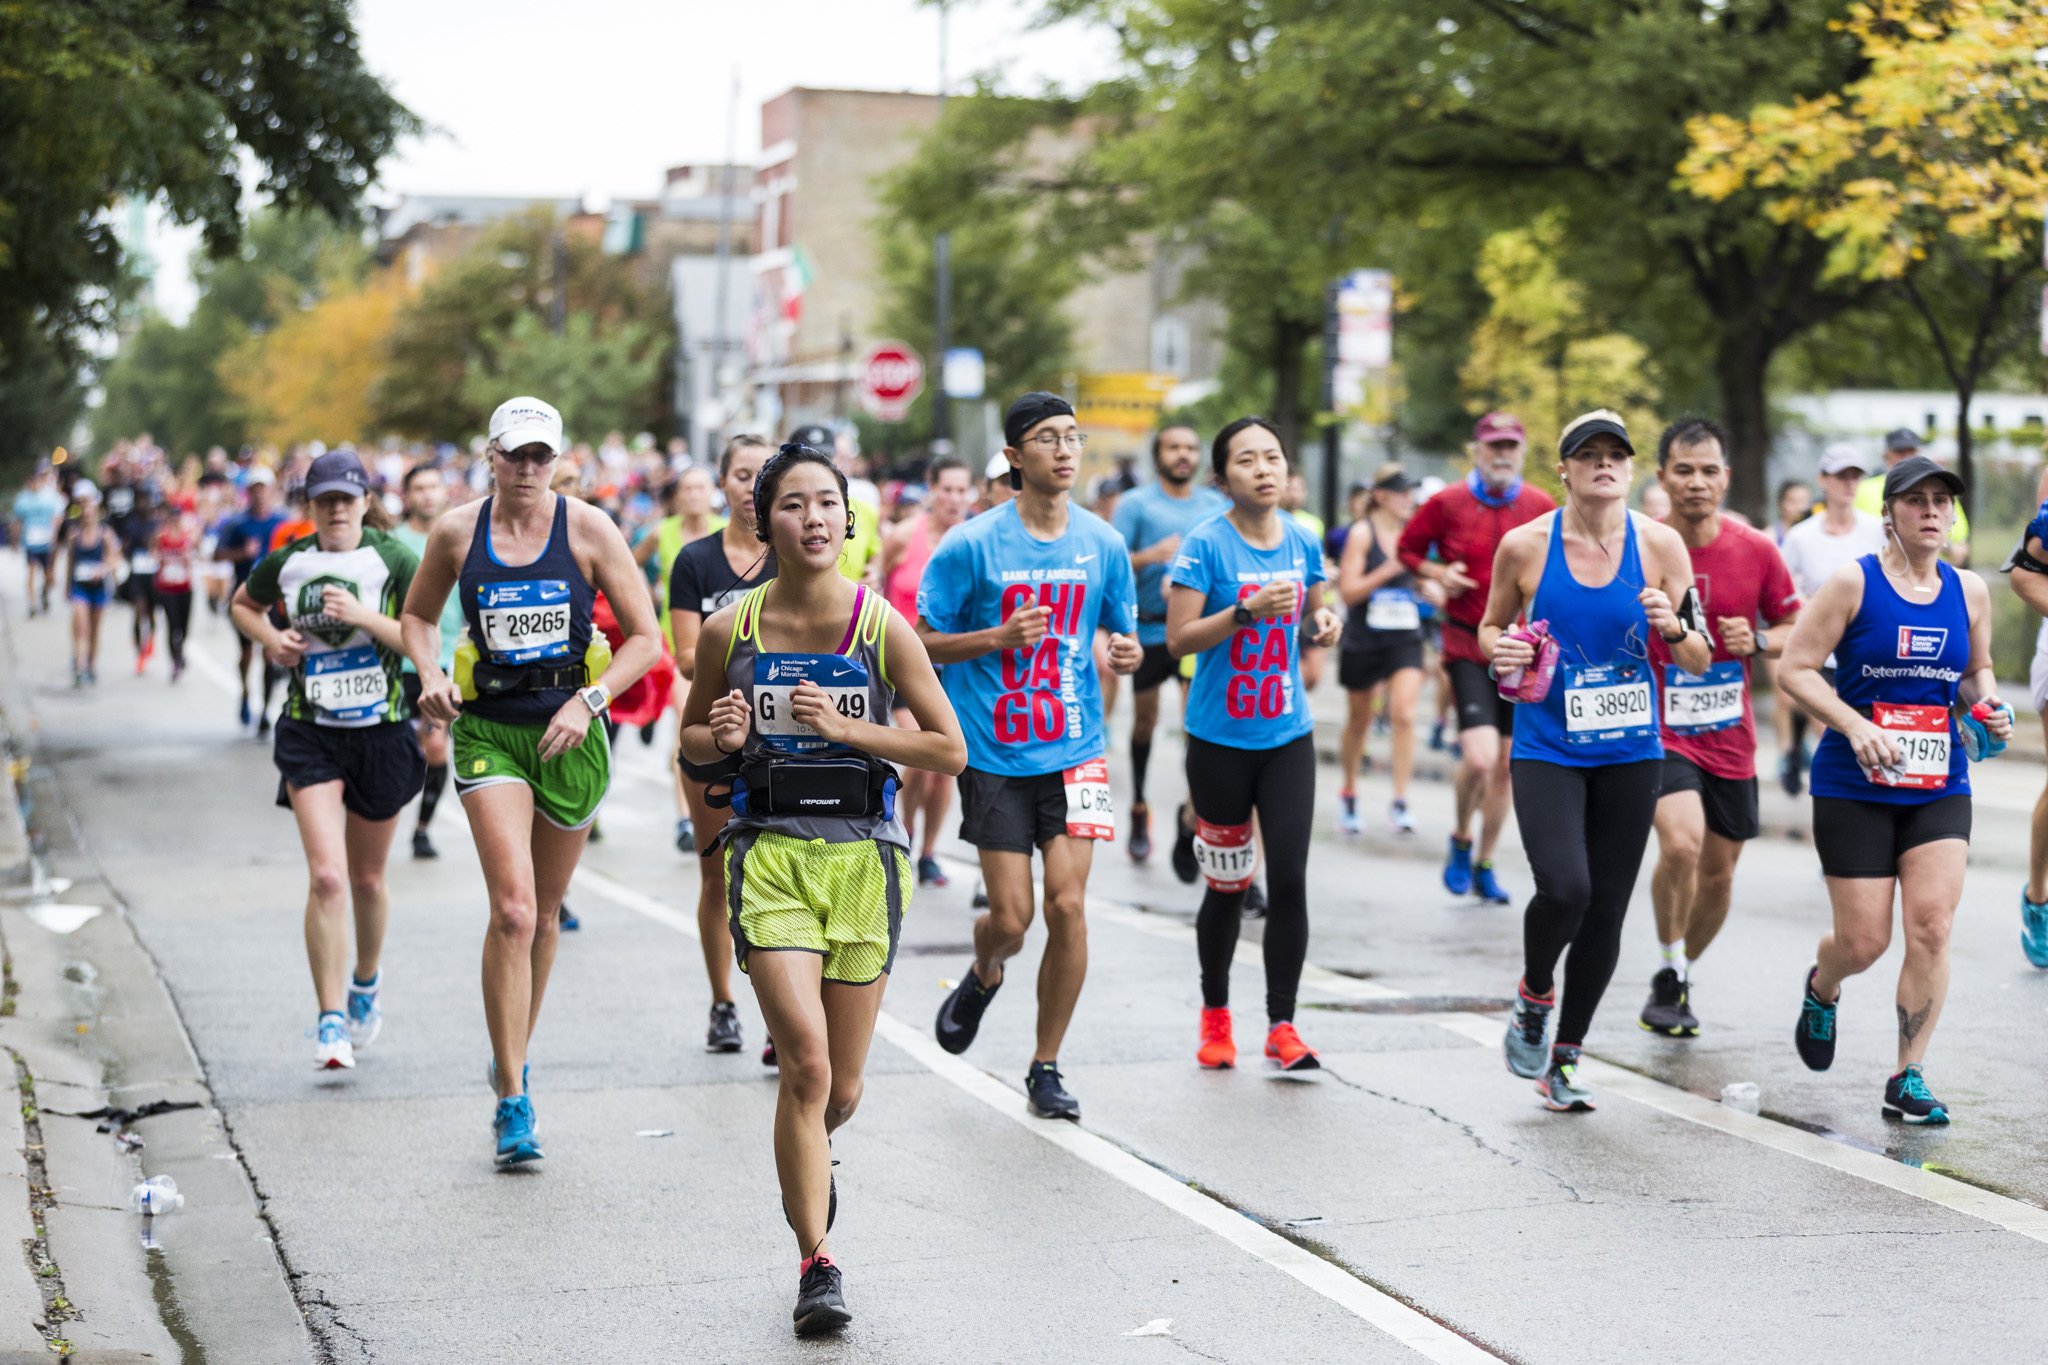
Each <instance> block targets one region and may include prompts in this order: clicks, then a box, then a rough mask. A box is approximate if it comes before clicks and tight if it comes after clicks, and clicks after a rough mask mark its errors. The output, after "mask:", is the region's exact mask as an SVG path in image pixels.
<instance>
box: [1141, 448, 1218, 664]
mask: <svg viewBox="0 0 2048 1365" xmlns="http://www.w3.org/2000/svg"><path fill="white" fill-rule="evenodd" d="M1229 510H1230V499H1229V498H1226V497H1224V496H1223V495H1222V494H1221V493H1219V492H1217V491H1216V490H1215V489H1213V488H1200V487H1197V488H1191V489H1189V490H1188V495H1187V496H1186V497H1184V498H1174V497H1168V496H1167V494H1166V491H1165V490H1164V489H1162V488H1161V487H1160V486H1159V485H1158V484H1156V483H1148V484H1144V485H1142V486H1140V487H1138V488H1133V489H1132V490H1131V491H1130V492H1128V493H1126V494H1124V495H1123V496H1122V497H1121V498H1119V499H1117V504H1116V519H1115V521H1114V522H1113V523H1112V524H1113V525H1114V526H1115V527H1116V529H1117V533H1118V534H1119V535H1121V536H1122V537H1123V538H1124V544H1125V545H1127V546H1129V547H1130V549H1131V553H1133V554H1136V553H1137V552H1138V551H1140V550H1144V549H1149V548H1150V547H1152V546H1154V545H1157V544H1158V543H1159V542H1160V541H1162V540H1165V539H1166V538H1167V537H1168V536H1185V535H1186V534H1187V533H1188V532H1189V531H1191V530H1193V529H1194V528H1195V527H1197V526H1199V525H1201V524H1202V523H1203V522H1205V521H1207V520H1208V519H1209V518H1210V517H1213V516H1216V515H1218V514H1219V513H1222V512H1227V511H1229ZM1168 563H1170V561H1168V562H1162V563H1158V564H1147V565H1146V566H1145V567H1144V568H1142V569H1139V570H1138V643H1139V644H1141V645H1163V644H1165V643H1166V570H1167V566H1168Z"/></svg>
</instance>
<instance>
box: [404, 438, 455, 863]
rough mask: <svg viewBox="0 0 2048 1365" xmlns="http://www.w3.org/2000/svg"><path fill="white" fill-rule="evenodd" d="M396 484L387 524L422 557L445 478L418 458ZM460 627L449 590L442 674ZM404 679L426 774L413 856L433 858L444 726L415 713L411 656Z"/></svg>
mask: <svg viewBox="0 0 2048 1365" xmlns="http://www.w3.org/2000/svg"><path fill="white" fill-rule="evenodd" d="M398 487H399V493H400V495H401V496H402V497H403V498H404V499H405V519H404V520H403V521H400V522H399V523H398V525H397V526H395V527H393V528H392V531H391V534H392V535H394V536H396V537H398V539H399V541H400V543H401V544H403V545H404V546H405V547H406V548H407V549H408V550H411V551H412V552H413V557H414V558H416V559H417V558H424V557H425V555H426V553H427V534H428V532H430V531H431V530H433V527H434V520H435V518H437V517H439V516H440V515H441V514H442V513H443V512H445V511H447V510H448V481H447V477H446V476H445V475H443V474H442V472H441V469H440V466H438V465H432V464H427V463H424V462H422V463H420V464H416V465H414V466H413V467H412V468H411V469H408V470H406V471H405V477H404V478H403V479H402V480H400V482H399V486H398ZM463 625H464V620H463V615H462V599H461V598H460V597H459V596H457V595H456V594H454V593H450V594H449V595H448V603H447V605H446V606H444V607H442V609H441V671H442V672H443V673H453V672H454V670H455V642H456V641H457V640H459V639H461V638H462V629H463ZM404 681H405V709H406V712H407V713H408V714H409V715H411V717H412V724H413V729H414V730H415V731H416V732H417V733H418V735H419V738H420V751H421V752H422V753H424V754H425V755H426V758H427V778H426V782H425V784H424V785H423V786H422V787H421V788H420V809H419V814H418V816H417V817H416V818H415V820H414V822H413V827H412V856H413V857H415V858H438V857H440V856H441V854H440V851H439V850H438V849H436V848H435V847H434V840H433V838H432V836H431V835H429V834H428V833H427V826H428V825H430V824H432V823H433V822H434V812H435V811H436V810H438V809H439V808H440V805H441V794H442V792H444V791H445V790H447V787H448V727H447V726H446V725H443V724H442V723H441V722H439V721H437V720H434V719H433V718H431V717H429V716H426V715H423V714H422V713H421V712H420V675H419V670H417V669H415V668H414V667H413V666H412V660H411V659H407V660H406V661H405V679H404Z"/></svg>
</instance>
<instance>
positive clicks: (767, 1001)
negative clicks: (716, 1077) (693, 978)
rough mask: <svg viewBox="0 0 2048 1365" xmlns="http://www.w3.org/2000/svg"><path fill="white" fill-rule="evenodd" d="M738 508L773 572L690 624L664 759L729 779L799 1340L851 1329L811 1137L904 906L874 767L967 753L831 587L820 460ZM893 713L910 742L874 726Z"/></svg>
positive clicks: (854, 1055) (902, 848)
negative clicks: (732, 767)
mask: <svg viewBox="0 0 2048 1365" xmlns="http://www.w3.org/2000/svg"><path fill="white" fill-rule="evenodd" d="M739 507H740V505H739V504H738V503H737V502H735V503H734V508H735V512H736V513H737V512H738V511H739ZM754 507H755V515H754V518H753V519H750V520H751V521H752V525H753V527H754V533H755V535H756V536H757V537H758V538H759V541H760V542H761V544H762V545H763V546H764V547H765V548H764V550H763V551H762V552H763V553H765V552H766V550H767V549H772V550H773V552H774V555H775V560H776V565H777V576H776V577H775V578H774V580H773V581H771V582H769V583H766V584H764V585H762V586H761V587H758V588H755V589H753V590H751V591H750V592H748V593H747V594H746V596H745V597H744V598H742V599H741V600H740V602H739V603H738V604H737V605H735V606H731V607H726V608H724V609H721V610H719V611H717V612H715V613H714V614H713V615H712V616H711V619H710V620H708V621H706V622H705V623H704V627H703V629H702V631H700V632H699V634H698V637H697V640H696V648H695V654H696V659H695V665H694V667H693V669H692V672H693V673H694V674H695V675H696V676H697V677H698V678H700V679H702V680H703V683H704V685H703V686H700V687H693V688H692V689H691V690H690V700H689V705H688V709H687V710H686V711H685V712H684V715H683V730H682V741H681V748H682V752H683V756H684V757H685V758H686V759H688V760H689V761H691V762H692V763H696V764H700V765H703V766H707V767H708V766H712V765H718V764H724V763H726V762H728V761H730V760H732V759H737V760H738V761H739V764H740V769H739V775H738V776H737V777H736V778H735V779H734V780H733V794H732V796H731V798H730V800H731V804H732V818H731V820H730V821H728V822H727V824H726V825H725V827H724V828H723V829H721V830H720V831H719V833H718V838H719V841H720V842H721V844H722V845H723V852H724V857H725V859H726V861H727V863H728V864H729V868H728V873H727V883H728V885H730V886H731V887H732V888H733V891H732V937H733V942H734V944H735V946H736V948H737V952H738V958H739V964H740V967H741V969H742V970H744V971H745V972H746V973H747V976H748V978H749V979H750V980H751V981H752V982H753V983H754V994H755V997H756V999H758V1000H759V1002H760V1005H761V1013H762V1016H763V1017H764V1018H765V1019H766V1020H767V1022H768V1027H769V1029H770V1031H771V1032H773V1034H774V1035H775V1037H776V1038H777V1039H779V1040H780V1050H781V1073H780V1077H779V1082H778V1092H777V1097H776V1105H775V1165H776V1173H777V1175H778V1177H779V1181H780V1184H781V1187H782V1206H783V1212H784V1215H785V1217H787V1219H788V1220H789V1225H790V1228H791V1230H792V1231H793V1232H794V1233H795V1234H796V1242H797V1255H798V1256H799V1258H800V1260H799V1262H798V1266H797V1302H796V1311H795V1314H794V1316H795V1322H796V1331H797V1334H798V1335H800V1336H803V1335H809V1334H811V1333H815V1332H823V1331H830V1330H833V1329H836V1328H840V1327H844V1326H845V1325H846V1324H847V1323H849V1322H851V1321H852V1320H853V1315H852V1314H851V1313H849V1312H848V1311H847V1309H846V1300H845V1297H844V1293H843V1288H842V1282H841V1276H840V1270H839V1267H838V1266H837V1265H836V1264H834V1263H833V1260H832V1254H831V1250H830V1248H829V1247H828V1246H827V1244H826V1235H827V1234H828V1233H829V1232H830V1231H831V1227H832V1221H833V1215H834V1214H835V1213H836V1212H837V1205H838V1196H837V1190H836V1188H835V1184H834V1182H833V1179H832V1147H831V1141H832V1133H833V1132H834V1131H835V1130H836V1129H838V1128H839V1127H840V1126H841V1125H842V1124H844V1123H845V1122H846V1121H847V1120H848V1119H850V1118H852V1117H853V1112H854V1110H855V1108H856V1107H858V1106H859V1104H860V1099H861V1091H862V1086H863V1080H862V1075H861V1072H862V1068H863V1067H864V1066H865V1064H866V1062H867V1054H868V1047H869V1044H870V1042H871V1041H872V1040H873V1038H874V1032H875V1016H876V1015H877V1014H878V1013H879V1012H880V1010H881V1006H882V992H883V990H884V989H885V988H886V987H887V986H888V982H889V971H890V968H891V967H892V966H893V965H894V963H895V959H896V945H897V941H898V938H899V936H900V935H901V933H902V929H903V915H904V912H905V911H906V910H908V909H909V906H910V896H911V887H910V857H909V848H910V839H909V836H908V834H907V833H906V832H905V831H904V828H903V822H902V821H901V820H900V819H898V818H897V815H896V811H895V809H894V807H895V802H896V797H897V782H898V780H899V779H898V773H897V768H896V767H895V766H892V765H901V766H903V767H914V768H923V769H927V770H931V771H938V772H947V773H957V772H959V771H960V769H961V767H962V765H963V764H964V763H965V762H966V759H967V748H966V744H965V742H964V740H963V739H962V738H961V734H960V722H959V721H958V720H957V719H956V718H955V717H954V715H953V708H952V706H951V705H950V704H949V703H948V702H947V700H946V694H945V692H944V691H943V690H942V689H941V688H940V686H939V680H938V678H937V676H936V675H935V674H934V673H933V671H932V666H931V663H930V661H929V660H928V659H927V658H926V657H925V652H924V647H923V645H922V644H920V643H919V641H918V639H917V636H916V633H915V632H914V631H913V630H912V629H911V627H910V625H909V623H908V622H907V621H905V620H904V619H903V618H902V617H901V616H899V615H898V614H897V613H895V612H894V611H892V610H890V608H889V605H888V603H887V602H885V601H884V600H883V599H882V595H881V594H880V593H877V592H875V591H874V590H872V589H870V588H868V587H866V586H856V585H855V584H853V583H851V582H849V581H847V579H846V578H845V577H844V576H843V575H842V574H841V573H840V572H839V567H838V562H839V557H840V552H841V550H842V548H843V542H844V540H845V538H846V536H847V535H848V534H849V533H850V532H851V530H852V528H853V512H852V508H851V507H850V505H849V504H848V502H847V498H846V477H845V475H843V474H841V473H840V472H839V470H838V469H837V468H836V467H835V466H834V465H833V463H832V461H831V459H830V457H829V456H827V455H825V454H823V453H822V452H820V451H817V450H813V449H811V448H809V447H807V446H800V445H796V444H794V443H792V444H790V445H785V446H784V447H782V449H781V451H780V452H779V453H778V454H777V455H776V456H775V457H774V458H773V459H771V460H770V461H769V462H768V463H767V464H766V465H764V466H763V467H762V469H761V473H760V475H759V480H758V484H757V486H756V488H755V494H754ZM738 519H739V518H738V517H737V516H736V520H738ZM700 543H701V542H700ZM715 679H722V680H723V682H724V684H725V687H726V689H727V690H724V691H721V690H720V689H719V688H718V687H717V686H716V685H715V683H714V680H715ZM899 700H900V701H902V702H903V703H904V704H905V706H906V707H907V708H908V709H909V711H910V713H911V715H912V716H913V717H914V718H915V719H916V721H917V725H916V727H915V728H914V729H907V730H905V729H898V728H897V727H895V726H893V725H891V724H889V720H888V718H889V714H890V711H891V709H892V708H893V707H894V706H895V704H896V703H897V702H898V701H899Z"/></svg>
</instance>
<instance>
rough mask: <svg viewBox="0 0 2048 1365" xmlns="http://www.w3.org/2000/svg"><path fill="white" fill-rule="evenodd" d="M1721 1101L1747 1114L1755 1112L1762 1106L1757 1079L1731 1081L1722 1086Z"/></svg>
mask: <svg viewBox="0 0 2048 1365" xmlns="http://www.w3.org/2000/svg"><path fill="white" fill-rule="evenodd" d="M1721 1103H1722V1104H1723V1105H1725V1106H1726V1107H1728V1108H1730V1109H1736V1110H1740V1111H1741V1112H1742V1113H1745V1114H1754V1113H1756V1112H1757V1110H1758V1109H1759V1108H1761V1107H1762V1103H1761V1096H1760V1095H1759V1094H1758V1093H1757V1088H1756V1082H1755V1081H1730V1082H1729V1083H1728V1084H1726V1085H1724V1086H1722V1087H1721Z"/></svg>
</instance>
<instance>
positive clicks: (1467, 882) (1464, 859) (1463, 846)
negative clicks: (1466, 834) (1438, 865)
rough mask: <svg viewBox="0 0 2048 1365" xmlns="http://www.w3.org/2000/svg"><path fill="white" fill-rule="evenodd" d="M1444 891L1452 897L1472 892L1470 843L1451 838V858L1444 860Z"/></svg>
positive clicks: (1454, 836) (1468, 840)
mask: <svg viewBox="0 0 2048 1365" xmlns="http://www.w3.org/2000/svg"><path fill="white" fill-rule="evenodd" d="M1444 890H1446V891H1448V892H1450V893H1451V894H1452V895H1453V896H1466V895H1470V894H1471V892H1472V841H1471V840H1470V839H1460V838H1459V837H1458V836H1457V835H1455V834H1453V835H1452V836H1451V856H1450V857H1449V858H1447V859H1445V860H1444Z"/></svg>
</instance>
